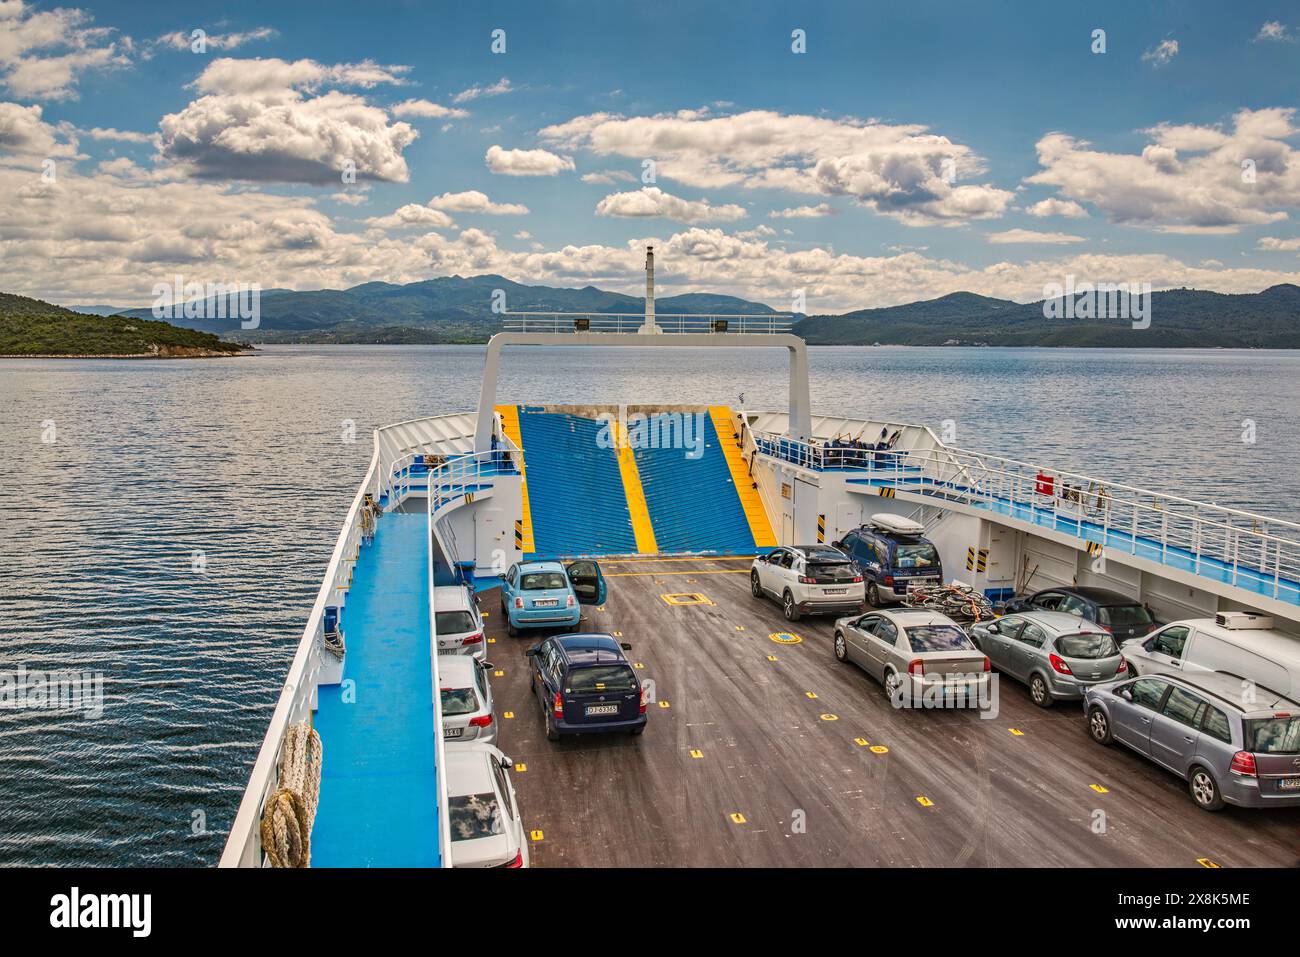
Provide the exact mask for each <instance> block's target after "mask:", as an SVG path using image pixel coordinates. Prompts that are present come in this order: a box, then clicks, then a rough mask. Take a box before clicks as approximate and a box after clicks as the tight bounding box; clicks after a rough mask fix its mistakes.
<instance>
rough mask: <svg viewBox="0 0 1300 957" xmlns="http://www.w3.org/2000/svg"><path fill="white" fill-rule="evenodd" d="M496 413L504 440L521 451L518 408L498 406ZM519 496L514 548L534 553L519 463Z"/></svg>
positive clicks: (524, 474)
mask: <svg viewBox="0 0 1300 957" xmlns="http://www.w3.org/2000/svg"><path fill="white" fill-rule="evenodd" d="M497 412H498V413H499V414H500V416H501V430H502V431H503V432H505V434H506V438H508V439H509V440H510V441H511V442H513V443H515V447H516V448H520V449H522V448H523V447H524V441H523V439H522V438H521V437H520V432H519V406H517V405H499V406H497ZM519 476H520V477H519V494H520V497H521V498H522V499H523V505H522V506H521V511H522V512H523V520H522V522H517V523H516V529H515V531H516V534H515V546H516V547H517V548H518V549H519V550H520V551H521V552H535V551H537V545H536V544H535V543H534V541H533V513H532V511H531V510H530V509H529V507H528V475H527V472H526V471H525V469H524V463H523V462H520V463H519Z"/></svg>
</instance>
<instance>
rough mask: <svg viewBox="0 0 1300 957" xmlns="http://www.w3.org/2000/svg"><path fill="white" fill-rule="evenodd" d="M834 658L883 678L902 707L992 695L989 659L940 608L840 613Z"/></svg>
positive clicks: (941, 704) (977, 699)
mask: <svg viewBox="0 0 1300 957" xmlns="http://www.w3.org/2000/svg"><path fill="white" fill-rule="evenodd" d="M835 657H836V658H838V659H839V660H840V661H851V662H853V663H854V664H856V665H858V666H859V667H861V668H862V669H863V670H864V671H866V672H867V674H869V675H871V676H872V677H873V678H875V679H876V680H877V681H879V682H880V683H881V685H883V686H884V689H885V693H886V694H887V695H889V698H890V700H891V701H892V702H893V703H894V704H895V705H897V706H899V707H948V708H951V707H954V706H957V705H975V704H980V705H982V704H983V702H985V701H987V700H988V685H989V674H988V672H989V661H988V658H986V657H985V656H984V653H983V652H981V651H980V650H979V649H978V648H977V647H975V645H974V644H973V643H972V642H971V640H970V638H969V637H967V635H966V633H965V632H964V631H962V630H961V627H960V626H959V625H958V624H957V623H956V622H955V621H953V620H952V619H951V618H949V617H947V616H946V615H941V614H939V613H938V612H933V611H926V610H924V609H919V608H916V609H913V608H900V609H895V610H890V611H873V612H869V613H868V614H865V615H854V616H852V617H850V618H841V619H840V620H839V621H837V622H836V623H835Z"/></svg>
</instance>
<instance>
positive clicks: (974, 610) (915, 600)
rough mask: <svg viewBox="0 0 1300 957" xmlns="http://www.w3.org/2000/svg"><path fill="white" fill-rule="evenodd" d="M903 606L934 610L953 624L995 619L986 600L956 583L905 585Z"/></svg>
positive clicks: (965, 585)
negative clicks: (950, 619)
mask: <svg viewBox="0 0 1300 957" xmlns="http://www.w3.org/2000/svg"><path fill="white" fill-rule="evenodd" d="M903 604H904V605H906V606H907V607H908V608H926V609H930V610H931V611H937V612H940V613H942V614H945V615H947V616H948V617H949V618H952V619H954V620H956V621H970V622H976V621H987V620H988V619H990V618H995V617H997V613H996V612H994V610H993V604H992V602H990V601H989V600H988V598H986V597H985V596H984V595H983V594H982V593H981V592H978V591H976V590H975V589H974V588H972V587H971V586H970V585H967V584H965V583H964V582H957V581H955V582H952V583H950V584H946V585H945V584H938V585H909V586H908V588H907V597H906V598H904V599H903Z"/></svg>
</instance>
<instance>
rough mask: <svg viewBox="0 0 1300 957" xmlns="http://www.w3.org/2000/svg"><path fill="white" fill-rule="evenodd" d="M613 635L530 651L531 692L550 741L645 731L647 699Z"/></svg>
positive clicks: (553, 642)
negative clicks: (587, 735)
mask: <svg viewBox="0 0 1300 957" xmlns="http://www.w3.org/2000/svg"><path fill="white" fill-rule="evenodd" d="M631 647H632V646H631V645H627V644H620V643H619V642H618V641H615V640H614V638H613V636H611V635H602V634H585V633H584V634H571V635H555V636H553V637H551V638H547V639H546V640H545V641H543V642H542V643H541V644H539V645H537V646H536V647H533V648H529V649H528V652H527V654H528V658H529V660H530V661H531V662H532V670H531V672H530V674H529V678H528V681H529V687H530V689H531V690H532V692H533V694H534V695H536V696H537V701H538V704H539V705H541V709H542V717H543V720H545V722H546V739H547V740H548V741H558V740H560V737H561V736H562V735H566V734H600V733H606V732H611V731H627V732H629V733H631V734H640V733H641V732H643V731H644V730H645V725H646V693H647V690H646V689H645V688H643V687H642V685H641V681H640V680H639V679H638V678H637V676H636V672H635V671H634V670H633V669H632V665H631V664H630V663H629V662H628V660H627V657H626V656H625V655H624V654H623V652H624V651H625V650H628V649H630V648H631Z"/></svg>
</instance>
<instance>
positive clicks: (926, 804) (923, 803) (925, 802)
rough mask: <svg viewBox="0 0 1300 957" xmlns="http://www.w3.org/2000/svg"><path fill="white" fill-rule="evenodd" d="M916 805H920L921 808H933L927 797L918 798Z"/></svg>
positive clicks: (932, 803)
mask: <svg viewBox="0 0 1300 957" xmlns="http://www.w3.org/2000/svg"><path fill="white" fill-rule="evenodd" d="M916 803H917V804H919V805H921V807H934V802H933V801H931V800H930V799H929V798H928V797H924V796H922V797H918V798H917V799H916Z"/></svg>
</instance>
